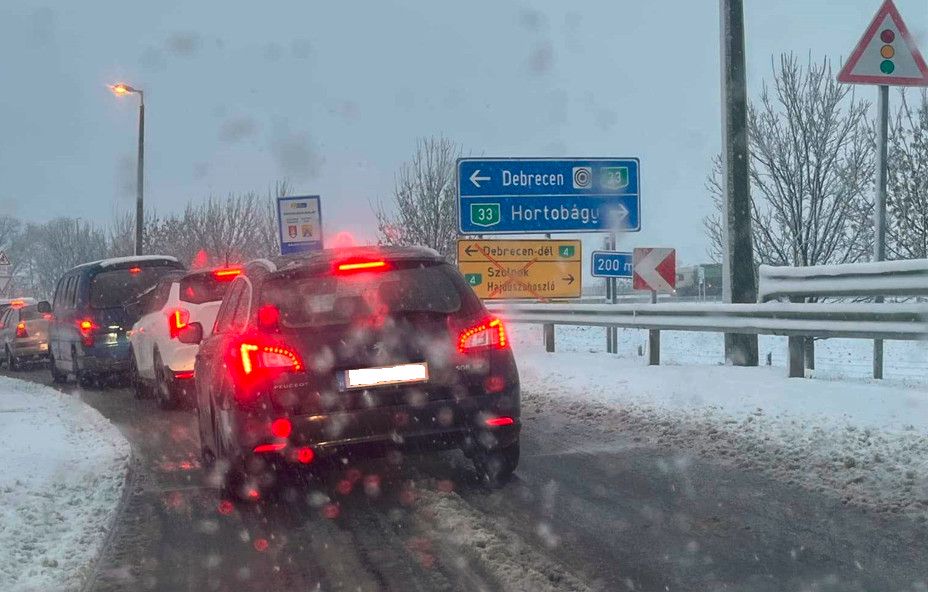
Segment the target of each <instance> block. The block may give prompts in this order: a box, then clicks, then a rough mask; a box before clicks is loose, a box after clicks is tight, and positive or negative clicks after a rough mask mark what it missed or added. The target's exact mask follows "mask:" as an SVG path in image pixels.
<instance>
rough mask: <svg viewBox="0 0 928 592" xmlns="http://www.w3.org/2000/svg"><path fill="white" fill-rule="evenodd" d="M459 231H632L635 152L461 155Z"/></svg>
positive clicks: (637, 219)
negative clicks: (610, 154) (564, 155)
mask: <svg viewBox="0 0 928 592" xmlns="http://www.w3.org/2000/svg"><path fill="white" fill-rule="evenodd" d="M457 185H458V211H459V220H460V224H459V230H460V231H461V233H462V234H518V233H543V232H637V231H639V230H641V208H640V203H639V196H640V183H639V175H638V159H637V158H573V159H566V158H461V159H459V160H458V179H457Z"/></svg>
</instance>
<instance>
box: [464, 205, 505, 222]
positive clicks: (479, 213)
mask: <svg viewBox="0 0 928 592" xmlns="http://www.w3.org/2000/svg"><path fill="white" fill-rule="evenodd" d="M470 219H471V221H472V222H473V223H474V225H475V226H495V225H496V224H499V219H500V216H499V204H498V203H480V204H471V205H470Z"/></svg>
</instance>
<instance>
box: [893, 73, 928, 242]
mask: <svg viewBox="0 0 928 592" xmlns="http://www.w3.org/2000/svg"><path fill="white" fill-rule="evenodd" d="M899 95H900V98H901V99H902V104H901V106H900V107H899V111H898V113H897V114H896V118H895V121H894V122H893V124H892V126H891V128H890V130H889V131H890V140H889V158H888V161H889V167H888V177H887V184H886V185H887V187H886V189H887V196H886V206H887V210H888V212H889V216H888V223H889V224H888V225H889V227H888V233H887V234H888V240H887V245H886V246H887V250H888V251H889V254H890V256H891V257H892V258H894V259H924V258H926V257H928V92H926V91H924V90H923V91H921V93H920V101H918V102H917V103H916V104H915V105H911V104H910V103H909V100H908V97H907V96H906V93H905V92H900V93H899Z"/></svg>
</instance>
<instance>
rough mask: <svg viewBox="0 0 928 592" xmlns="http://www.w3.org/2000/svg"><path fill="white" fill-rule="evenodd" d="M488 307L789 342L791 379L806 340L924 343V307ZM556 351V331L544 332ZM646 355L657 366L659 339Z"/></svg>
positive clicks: (519, 314)
mask: <svg viewBox="0 0 928 592" xmlns="http://www.w3.org/2000/svg"><path fill="white" fill-rule="evenodd" d="M487 307H488V308H489V309H490V310H491V311H492V312H494V313H495V314H497V315H499V316H500V317H502V318H503V319H504V320H505V321H506V322H508V323H534V324H544V325H587V326H601V327H624V328H629V329H649V330H652V331H661V330H665V331H707V332H719V333H745V334H759V335H783V336H787V337H789V338H790V343H789V360H790V376H803V375H804V370H805V366H804V362H803V342H804V339H805V338H808V337H830V338H860V339H895V340H925V339H928V304H878V303H842V304H805V303H802V304H791V303H768V304H703V303H699V304H678V303H672V304H497V303H487ZM545 341H546V346H547V348H548V350H549V351H553V350H554V332H553V331H550V332H546V335H545ZM651 343H652V344H653V343H656V345H657V351H654V348H652V350H651V351H650V352H649V355H650V361H651V363H652V364H658V363H660V351H659V348H660V340H659V337H658V339H657V340H656V342H655V341H654V340H652V341H651Z"/></svg>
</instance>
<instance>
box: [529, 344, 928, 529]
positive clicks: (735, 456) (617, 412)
mask: <svg viewBox="0 0 928 592" xmlns="http://www.w3.org/2000/svg"><path fill="white" fill-rule="evenodd" d="M510 330H511V333H512V338H513V343H514V348H515V351H516V358H517V360H518V363H519V372H520V375H521V378H522V391H523V408H524V412H526V413H529V414H531V413H546V414H551V413H561V414H563V415H564V416H569V417H572V418H574V419H575V420H578V421H582V422H584V423H585V424H588V425H590V426H593V427H596V428H598V429H601V430H602V431H604V432H607V433H623V434H629V435H633V436H634V437H635V438H636V439H637V440H638V441H640V442H641V443H642V444H646V445H658V446H668V447H672V448H673V449H675V450H680V451H693V452H694V453H697V454H701V455H703V456H707V457H711V458H716V459H722V460H724V461H726V462H731V463H734V464H736V465H738V466H743V467H753V468H757V469H760V470H763V471H766V472H768V473H769V474H773V475H775V476H776V477H777V478H779V479H781V480H783V481H789V482H795V483H799V484H801V485H803V486H805V487H808V488H811V489H815V490H820V491H826V492H831V493H834V494H836V495H838V496H840V497H841V499H842V500H844V501H845V502H847V503H855V504H860V505H863V506H867V507H870V508H872V509H873V510H875V511H881V512H882V511H887V512H904V513H907V514H911V515H913V516H916V517H917V518H918V519H919V520H922V521H924V520H926V519H928V372H926V370H928V347H926V344H924V343H896V342H894V343H887V352H886V359H887V364H886V376H887V377H890V379H889V380H886V381H873V380H870V379H867V378H865V376H866V375H867V374H868V372H869V370H870V350H869V344H868V343H867V342H864V341H852V340H835V341H824V342H819V343H818V347H817V352H816V357H817V360H816V362H817V368H818V369H817V370H816V371H815V373H814V374H813V376H814V378H811V379H789V378H787V377H786V371H785V368H784V367H783V364H784V358H785V353H786V352H785V350H786V344H785V340H781V339H776V338H771V339H764V338H762V339H761V357H762V358H763V357H765V355H766V352H767V351H770V352H771V353H772V357H773V364H774V366H773V367H769V368H768V367H760V368H733V367H726V366H722V365H720V363H721V361H722V337H721V335H713V334H707V333H671V332H665V333H664V334H663V335H662V343H661V345H662V347H663V349H662V362H664V363H665V365H664V366H661V367H648V366H647V361H646V360H647V358H646V357H645V358H642V357H639V356H638V346H639V345H641V346H642V348H644V347H646V343H647V332H644V331H623V332H621V333H620V338H619V339H620V348H621V353H620V354H618V355H607V354H605V353H600V352H601V350H602V349H603V348H604V347H603V346H604V345H605V337H604V334H603V333H604V332H603V330H602V329H592V328H590V329H585V328H566V327H565V328H558V334H557V343H558V349H559V352H558V353H553V354H548V353H545V352H544V351H543V350H542V347H541V333H540V331H541V330H540V327H536V326H512V327H510ZM565 350H566V351H565ZM591 351H593V352H597V353H590V352H591ZM644 351H646V350H644Z"/></svg>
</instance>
